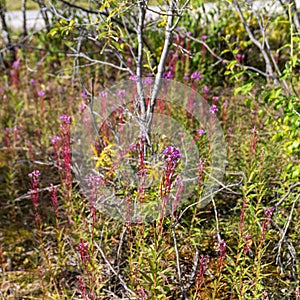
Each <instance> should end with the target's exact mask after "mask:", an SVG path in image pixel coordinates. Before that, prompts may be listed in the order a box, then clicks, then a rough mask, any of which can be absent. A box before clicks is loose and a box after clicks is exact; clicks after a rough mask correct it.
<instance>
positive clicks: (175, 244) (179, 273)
mask: <svg viewBox="0 0 300 300" xmlns="http://www.w3.org/2000/svg"><path fill="white" fill-rule="evenodd" d="M172 234H173V241H174V248H175V255H176V266H177V274H178V281H179V284H180V288H181V292H182V299H188V298H187V295H186V291H185V288H184V286H183V283H182V278H181V269H180V261H179V252H178V247H177V239H176V233H175V224H173V225H172Z"/></svg>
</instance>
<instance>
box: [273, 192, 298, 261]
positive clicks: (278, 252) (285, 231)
mask: <svg viewBox="0 0 300 300" xmlns="http://www.w3.org/2000/svg"><path fill="white" fill-rule="evenodd" d="M299 198H300V194H298V196H297V197H296V198H295V200H294V201H293V205H292V208H291V211H290V214H289V217H288V219H287V222H286V224H285V227H284V229H283V230H281V232H282V234H281V239H280V241H279V242H278V245H277V247H278V251H277V256H276V263H277V264H278V263H279V262H280V254H281V246H282V242H283V241H284V239H285V236H286V233H287V230H288V228H289V226H290V223H291V220H292V217H293V212H294V209H295V205H296V202H297V201H298V199H299Z"/></svg>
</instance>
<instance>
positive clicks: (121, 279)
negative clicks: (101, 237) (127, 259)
mask: <svg viewBox="0 0 300 300" xmlns="http://www.w3.org/2000/svg"><path fill="white" fill-rule="evenodd" d="M94 244H95V246H96V248H97V249H98V251H99V252H100V254H101V256H102V258H103V260H104V261H105V263H106V264H107V265H108V267H109V268H110V270H111V271H112V272H113V273H114V275H115V276H117V277H118V279H119V281H120V283H121V284H122V286H123V287H124V289H125V290H126V291H127V292H128V293H130V294H131V295H135V293H134V292H133V291H132V290H131V289H130V288H129V287H128V286H127V284H126V282H125V281H124V280H123V278H122V276H121V275H120V274H118V273H117V272H116V270H115V269H114V268H113V267H112V265H111V263H110V262H109V261H108V259H107V258H106V256H105V254H104V253H103V251H102V249H101V247H100V246H99V245H98V244H97V243H96V241H95V242H94Z"/></svg>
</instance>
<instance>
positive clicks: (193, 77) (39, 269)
mask: <svg viewBox="0 0 300 300" xmlns="http://www.w3.org/2000/svg"><path fill="white" fill-rule="evenodd" d="M286 8H287V12H289V11H290V14H289V17H285V16H284V15H283V14H282V15H280V16H274V17H272V18H269V17H266V18H267V19H265V18H262V19H261V20H263V21H266V20H268V22H267V23H266V24H259V21H258V20H260V18H256V17H255V14H248V13H247V12H243V14H244V16H245V19H246V21H247V20H248V21H249V22H250V23H249V24H250V25H251V26H250V25H249V28H250V30H251V29H253V28H254V30H253V33H254V35H253V36H254V38H256V39H257V40H258V41H260V40H261V37H260V36H257V35H258V34H260V33H261V32H263V33H265V35H263V36H265V37H266V36H267V38H268V39H269V40H268V41H269V45H270V49H269V50H270V51H269V50H268V49H267V51H269V52H268V53H267V54H268V56H269V57H271V55H274V61H275V62H276V61H277V62H278V70H279V71H280V72H281V75H278V76H277V75H276V74H275V75H274V77H272V76H271V77H269V78H267V79H266V78H265V77H264V74H262V73H264V72H265V66H262V60H261V59H260V58H261V57H263V56H262V54H261V53H262V52H261V50H264V51H265V49H263V48H262V49H258V48H257V47H255V45H254V44H253V42H250V41H249V38H248V35H247V30H246V29H245V27H243V23H242V22H241V21H240V17H239V15H238V14H234V13H232V11H230V10H225V9H224V10H223V9H220V12H221V13H220V15H219V16H218V21H217V22H216V21H214V20H213V19H212V20H209V23H208V22H205V20H203V19H204V18H206V17H208V15H206V14H202V13H200V12H199V13H198V12H197V11H195V12H194V13H196V14H199V16H198V18H192V14H186V15H185V16H184V18H183V19H182V22H181V23H180V27H179V26H178V28H176V31H175V32H174V36H173V44H172V48H171V50H172V51H173V52H172V51H171V52H170V55H168V57H167V64H166V67H165V70H164V77H165V78H170V79H171V78H172V79H176V80H179V81H181V82H184V83H185V84H187V85H189V86H191V87H192V89H194V90H195V91H197V92H198V93H200V94H201V95H202V96H203V98H204V99H205V101H207V103H208V104H209V106H210V113H211V114H213V115H214V116H216V117H218V118H219V120H221V122H222V127H223V131H224V133H225V135H226V140H227V147H228V149H227V150H228V151H227V158H226V160H227V163H228V165H227V170H226V174H225V178H224V181H223V182H222V184H223V185H221V186H220V188H219V190H218V193H217V194H215V195H214V196H213V198H212V199H211V201H210V203H209V204H208V205H207V206H206V207H201V205H199V204H197V202H196V201H195V202H188V201H187V204H186V205H184V206H183V207H180V208H178V207H177V202H176V201H177V199H179V198H180V193H181V187H182V186H183V184H186V183H183V182H182V180H181V178H180V177H179V176H178V171H179V170H180V167H181V164H182V163H183V161H182V157H180V155H182V156H183V151H184V148H182V147H179V149H176V148H177V146H175V147H174V145H172V144H171V145H170V144H168V141H167V140H163V141H158V142H157V144H158V145H157V148H159V149H160V153H161V154H162V165H161V166H160V167H161V168H162V173H161V178H159V185H158V186H157V187H156V189H157V191H156V192H155V191H153V190H152V191H151V190H149V189H147V185H146V183H147V181H146V178H147V176H148V175H149V172H150V171H151V169H150V167H149V165H147V157H144V156H143V155H144V151H143V143H144V141H143V140H142V139H140V140H138V141H136V143H135V144H134V145H131V148H130V149H126V151H125V152H124V154H123V155H124V156H126V157H127V156H128V157H129V158H130V157H132V158H133V159H135V160H136V161H137V162H138V167H137V168H136V169H135V172H136V174H137V176H138V180H139V182H140V186H139V187H140V190H136V191H135V190H134V189H133V188H131V187H130V186H126V184H123V183H122V182H120V183H115V184H116V186H117V187H121V189H120V190H117V192H119V193H120V194H122V195H123V194H125V196H124V198H123V199H124V201H126V199H128V202H129V201H131V200H132V199H135V198H137V199H138V200H139V201H147V199H150V200H151V199H153V198H155V199H157V198H160V199H161V201H162V202H161V203H166V205H172V206H173V207H172V210H171V211H172V213H171V215H170V216H164V217H163V218H161V219H160V220H157V221H155V222H152V223H131V222H130V218H128V222H125V223H121V222H118V221H116V220H114V219H113V218H111V217H110V216H108V215H106V214H104V213H103V212H102V211H101V209H99V199H101V195H102V194H103V188H104V187H105V186H106V185H107V184H112V183H110V182H109V180H111V179H113V178H114V177H115V176H116V175H117V173H114V172H115V170H114V169H113V167H114V161H113V160H112V159H111V157H110V154H111V152H110V151H109V150H110V149H111V150H115V149H114V148H113V147H111V148H106V147H109V146H110V145H109V135H107V136H106V138H107V140H105V144H104V145H102V148H101V147H100V146H99V147H98V145H95V148H96V153H95V155H94V156H95V157H92V158H91V159H93V160H94V162H95V166H96V165H97V163H98V165H97V168H98V169H101V168H102V169H103V170H105V171H106V172H107V173H104V174H107V176H106V177H105V176H104V177H103V176H100V175H99V174H97V173H96V174H91V176H90V177H88V179H87V185H89V187H90V190H91V193H90V194H89V195H88V196H86V195H84V194H83V193H82V192H81V191H80V187H79V186H78V183H77V182H76V180H74V176H73V172H74V173H75V172H76V169H74V166H73V165H72V164H71V146H72V136H71V135H70V132H71V126H72V125H73V122H75V120H76V118H75V116H76V115H77V114H78V113H79V114H80V111H81V110H82V109H86V108H87V105H88V102H89V97H91V96H90V95H89V93H87V92H86V91H85V90H84V91H83V90H82V85H81V83H77V82H76V81H73V80H71V79H69V78H68V76H71V75H73V74H72V73H71V72H70V70H72V68H73V67H74V61H73V60H72V59H71V56H68V57H65V56H64V54H65V53H66V49H69V48H68V46H69V43H70V41H71V37H72V34H75V33H74V32H72V30H74V29H76V28H77V27H76V26H77V25H78V24H80V23H76V22H80V19H79V18H78V19H76V22H75V23H73V25H72V24H70V23H67V24H65V23H64V22H62V24H64V28H63V29H64V30H69V31H71V32H70V35H69V37H70V39H68V43H66V44H64V43H63V38H60V39H57V38H55V37H52V40H51V39H49V37H47V36H46V35H45V34H43V33H42V32H41V33H40V34H39V35H38V36H33V37H32V40H31V44H30V47H29V48H28V47H27V46H29V45H28V44H27V43H26V41H24V43H23V44H22V47H20V48H19V49H15V50H16V53H17V56H15V57H14V62H12V63H11V65H10V66H8V67H7V69H5V71H4V72H3V73H1V74H3V76H2V75H1V78H0V83H1V85H0V100H1V108H0V116H1V121H0V122H1V141H2V143H1V146H0V147H1V148H0V170H1V172H0V186H1V197H0V204H1V211H0V214H1V215H0V268H1V269H0V270H1V271H0V278H1V279H0V291H1V293H0V295H1V296H2V297H3V298H4V299H10V298H11V299H13V298H16V299H17V298H19V299H26V298H32V297H34V298H36V299H114V298H115V299H268V298H274V299H275V298H276V299H299V297H300V291H299V265H300V264H299V255H300V249H299V245H300V240H299V234H298V232H299V226H300V225H299V220H300V218H299V186H300V185H299V179H298V177H299V176H297V174H298V173H297V172H298V168H297V167H298V165H299V156H298V152H297V151H298V149H299V148H298V147H299V144H297V143H298V142H297V141H298V139H299V136H298V132H299V119H298V115H297V113H299V101H298V100H297V99H298V98H299V97H296V94H295V93H294V92H296V93H299V86H298V84H297V82H298V79H299V74H298V69H299V62H298V59H297V58H298V57H297V53H298V52H299V51H298V50H299V49H298V48H299V41H298V37H297V34H295V31H294V29H295V28H294V26H295V25H293V24H292V20H293V13H292V11H291V9H289V7H286ZM66 11H69V10H66ZM212 14H214V12H212ZM66 19H68V18H66ZM248 21H247V22H248ZM66 22H67V21H66ZM163 22H164V16H161V17H160V20H159V23H158V25H159V24H161V23H163ZM153 23H155V22H153ZM207 24H209V25H207ZM119 25H120V24H119ZM260 25H262V26H260ZM264 25H266V27H265V28H266V29H267V32H264V31H261V28H262V29H263V28H264ZM159 26H162V25H159ZM159 26H157V28H156V29H155V30H154V31H151V30H149V36H148V38H149V41H151V44H153V45H154V46H153V47H154V48H155V49H160V46H161V42H162V41H163V37H162V35H161V32H160V28H161V27H159ZM91 28H93V26H91ZM249 28H248V29H249ZM108 29H110V28H104V29H103V28H102V29H99V30H102V31H103V32H108V31H109V30H108ZM110 33H111V32H110ZM121 37H122V35H120V37H118V38H119V39H118V41H119V42H118V43H116V45H115V46H114V48H113V49H114V50H113V51H112V52H115V51H116V49H118V48H120V49H122V48H123V50H124V52H122V55H123V56H124V60H125V61H126V62H127V63H128V66H134V60H133V59H132V57H131V56H130V51H131V50H132V48H127V44H126V43H124V40H122V39H121ZM278 37H280V38H278ZM288 37H289V38H288ZM105 38H106V37H105ZM93 39H95V38H94V36H91V39H90V40H93ZM77 40H80V39H77ZM116 40H117V39H116ZM45 41H46V44H49V45H50V44H51V47H52V48H53V49H52V48H51V47H50V46H49V48H47V47H45V48H43V49H42V50H39V51H38V52H33V51H35V50H33V46H36V47H37V48H38V47H39V46H40V45H44V44H45ZM1 43H2V42H1ZM82 43H83V44H82V45H83V48H82V50H81V51H82V53H83V52H84V51H86V52H87V53H88V54H91V55H94V57H92V59H98V56H96V54H94V53H97V55H98V53H99V48H97V45H91V44H89V43H88V42H85V41H82ZM96 43H99V40H96ZM149 44H150V43H149ZM265 45H266V43H265ZM25 46H26V47H27V48H26V47H25ZM49 49H52V51H53V50H54V49H55V51H56V50H57V51H59V55H58V54H57V55H56V54H55V55H54V52H51V51H48V50H49ZM145 51H146V50H145ZM147 51H148V49H147ZM156 51H157V52H158V51H159V50H156ZM1 53H2V52H1ZM3 53H4V52H3ZM57 53H58V52H57ZM274 53H275V54H274ZM3 55H4V54H3ZM153 55H155V53H154V54H153ZM156 56H158V54H157V53H156ZM152 57H153V56H152ZM4 58H5V57H4ZM84 59H86V58H81V57H76V61H77V62H81V60H84ZM111 61H112V62H113V61H114V60H113V59H112V60H111ZM38 62H39V63H38ZM84 63H86V62H84ZM144 64H145V68H146V70H147V71H149V73H151V74H152V73H155V70H153V65H152V61H151V55H149V56H146V60H145V61H144ZM147 65H148V66H147ZM102 67H103V68H98V69H97V68H94V66H85V68H84V71H83V68H79V67H78V68H76V70H77V71H78V75H80V76H81V78H82V81H84V82H88V83H90V82H91V78H90V76H93V78H94V80H93V81H94V83H95V87H94V89H95V91H98V90H99V91H100V90H102V85H103V84H104V85H106V86H109V85H110V84H112V80H119V79H122V78H128V77H129V75H128V74H127V73H125V74H124V73H123V71H121V70H117V71H115V70H113V69H111V68H110V67H109V66H108V65H105V66H102ZM249 67H250V68H249ZM251 67H252V69H251ZM62 68H64V69H62ZM253 68H256V69H257V70H258V71H259V72H260V73H258V74H257V73H256V72H255V71H253ZM275 69H276V68H275V67H274V70H275ZM32 70H33V71H36V72H32ZM251 70H252V71H253V72H252V71H251ZM77 71H76V72H77ZM72 78H75V77H72ZM272 78H275V79H277V80H278V81H280V82H281V83H282V82H283V80H285V81H286V83H287V84H288V85H289V90H290V92H291V91H292V92H293V93H294V94H293V93H291V94H289V93H286V92H285V90H284V89H285V86H284V84H283V86H278V85H277V83H276V82H274V81H273V80H272ZM221 83H222V84H221ZM91 86H92V84H91ZM220 91H222V92H220ZM102 96H104V95H99V97H100V98H101V97H102ZM120 96H122V95H120ZM188 100H189V99H187V103H186V105H187V107H189V106H190V105H192V103H189V101H188ZM104 105H106V102H105V101H103V109H105V107H104ZM158 105H160V106H159V107H158V109H161V110H162V112H164V109H166V110H168V109H169V108H168V107H166V106H163V105H162V103H158ZM78 107H79V112H78ZM179 111H180V110H178V112H177V114H180V113H179ZM295 111H296V112H295ZM180 112H181V111H180ZM165 113H166V114H167V113H169V112H165ZM170 113H172V114H174V112H173V111H170ZM175 113H176V112H175ZM180 118H182V116H181V114H180V116H178V119H179V120H181V119H180ZM193 129H195V132H194V134H195V136H196V139H197V141H198V145H202V148H203V149H200V150H199V153H201V155H200V160H199V161H198V164H196V166H195V168H197V174H198V181H199V184H198V186H197V187H196V190H195V193H196V194H197V193H199V194H200V193H201V191H202V190H203V188H204V186H205V179H206V176H207V174H209V167H210V164H209V155H206V156H205V153H204V152H205V151H204V149H205V143H203V140H205V138H206V136H207V134H208V133H207V132H206V128H202V126H199V127H197V128H193ZM271 137H272V138H271ZM159 143H161V145H159ZM97 147H98V148H97ZM105 148H106V151H104V149H105ZM201 151H203V153H202V152H201ZM164 152H165V153H164ZM112 154H113V153H112ZM73 155H76V153H74V154H73ZM121 156H122V155H121ZM112 157H113V155H112ZM116 171H118V170H116ZM28 174H30V177H29V176H28ZM101 174H102V173H101ZM173 190H175V191H176V193H175V195H174V197H172V198H171V199H170V200H171V203H170V201H169V199H168V197H169V195H170V192H174V191H173ZM134 193H135V194H134ZM176 197H178V198H176ZM130 199H131V200H130ZM105 200H107V199H104V201H105ZM100 204H101V203H100ZM15 232H17V235H16V234H15Z"/></svg>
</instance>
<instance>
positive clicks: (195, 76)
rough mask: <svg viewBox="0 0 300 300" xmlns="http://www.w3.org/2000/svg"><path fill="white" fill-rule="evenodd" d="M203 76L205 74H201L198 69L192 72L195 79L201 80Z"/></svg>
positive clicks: (192, 77)
mask: <svg viewBox="0 0 300 300" xmlns="http://www.w3.org/2000/svg"><path fill="white" fill-rule="evenodd" d="M201 78H203V76H201V75H200V73H199V72H198V71H196V72H194V73H192V75H191V79H194V80H200V79H201Z"/></svg>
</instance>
